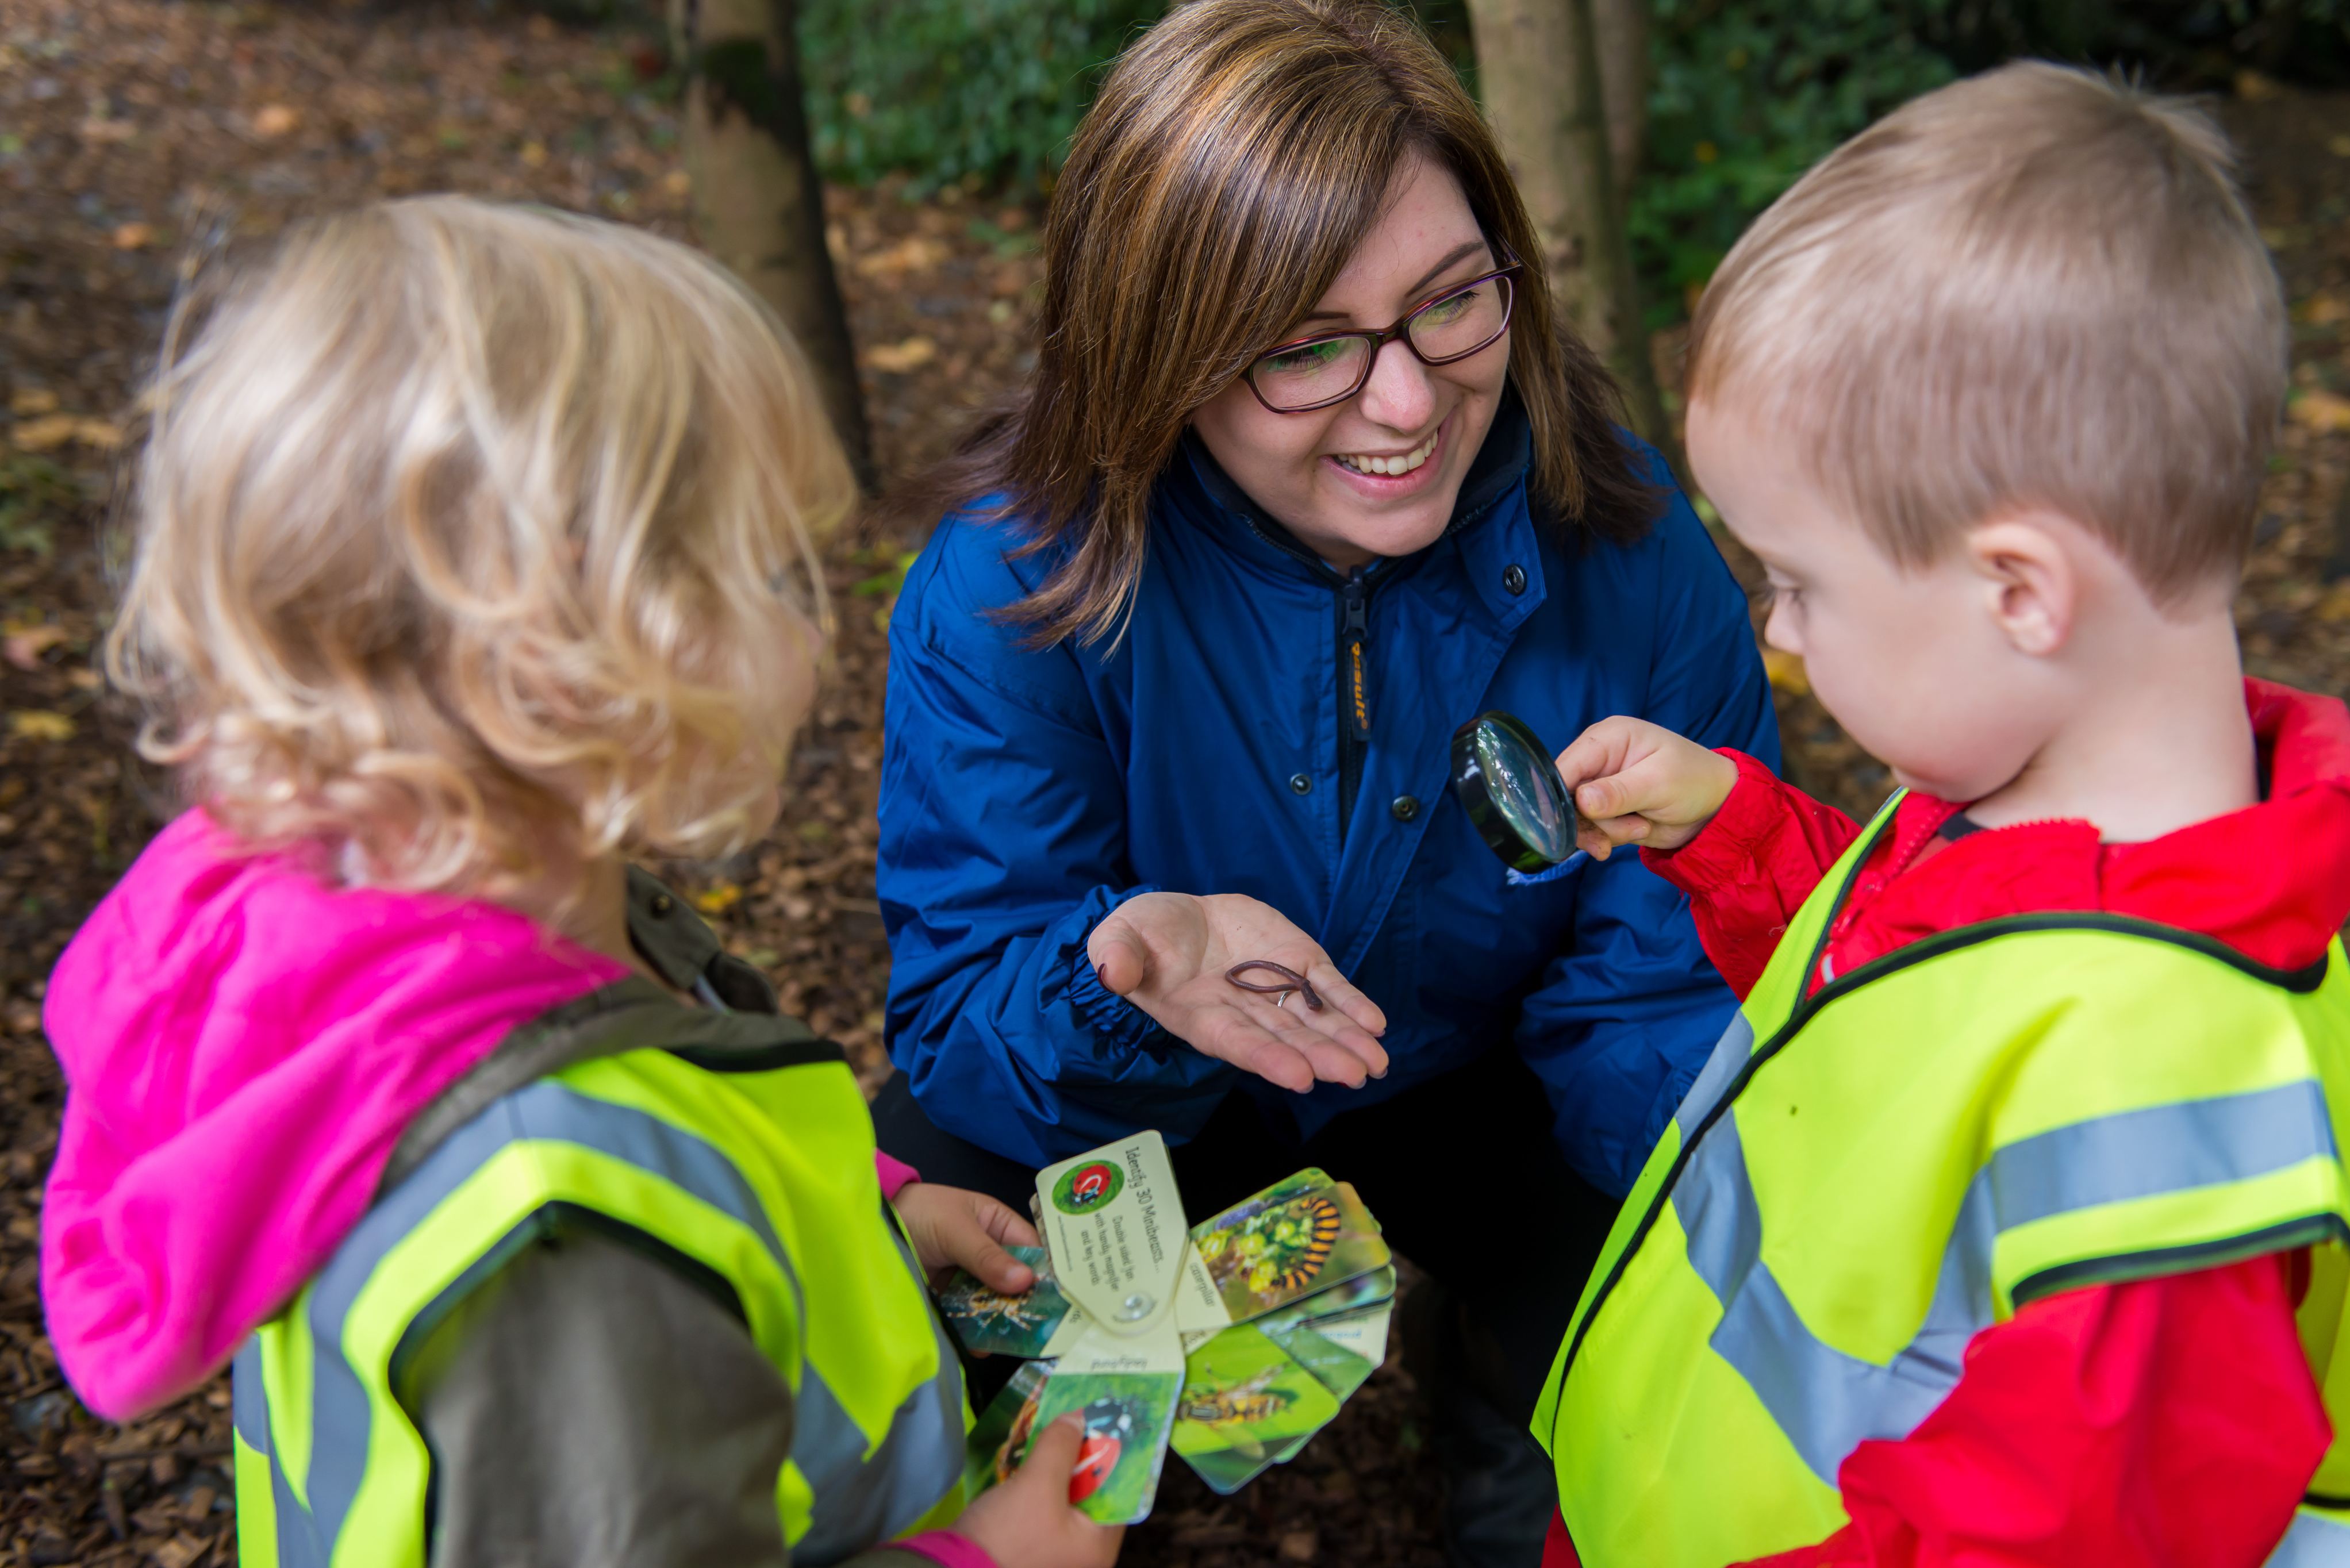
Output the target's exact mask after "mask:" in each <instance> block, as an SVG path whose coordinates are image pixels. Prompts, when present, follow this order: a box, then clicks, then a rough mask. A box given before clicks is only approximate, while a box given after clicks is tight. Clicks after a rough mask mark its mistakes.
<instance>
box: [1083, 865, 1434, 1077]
mask: <svg viewBox="0 0 2350 1568" xmlns="http://www.w3.org/2000/svg"><path fill="white" fill-rule="evenodd" d="M1086 952H1087V957H1088V958H1090V959H1091V960H1092V961H1093V966H1094V970H1095V972H1096V973H1097V974H1099V975H1100V976H1101V981H1102V984H1103V985H1105V986H1107V988H1108V989H1109V990H1111V991H1113V992H1117V993H1118V995H1120V996H1123V997H1125V998H1126V999H1127V1000H1128V1002H1133V1003H1134V1004H1135V1005H1136V1006H1137V1007H1139V1008H1140V1009H1142V1011H1143V1012H1147V1013H1149V1015H1150V1016H1151V1017H1152V1018H1153V1019H1154V1020H1156V1021H1157V1022H1158V1023H1159V1025H1160V1026H1161V1027H1162V1028H1164V1029H1165V1030H1166V1031H1167V1032H1168V1033H1170V1034H1172V1035H1174V1036H1175V1037H1176V1038H1177V1039H1179V1040H1181V1041H1182V1042H1184V1044H1188V1045H1190V1046H1191V1048H1192V1049H1193V1050H1195V1051H1198V1052H1200V1053H1201V1054H1204V1055H1209V1056H1213V1057H1215V1058H1217V1059H1218V1060H1219V1061H1223V1062H1230V1063H1231V1064H1232V1065H1234V1066H1236V1067H1241V1068H1243V1069H1245V1070H1247V1071H1248V1072H1252V1073H1254V1074H1255V1075H1257V1076H1259V1077H1261V1078H1263V1079H1265V1080H1266V1081H1268V1082H1270V1083H1274V1084H1278V1085H1281V1086H1282V1087H1283V1088H1284V1089H1291V1090H1295V1091H1296V1092H1298V1093H1300V1094H1302V1093H1304V1092H1305V1090H1307V1089H1310V1088H1312V1087H1313V1086H1314V1084H1315V1080H1317V1079H1320V1080H1323V1081H1326V1082H1328V1083H1333V1084H1345V1085H1348V1086H1349V1087H1354V1088H1359V1087H1361V1086H1362V1084H1363V1080H1364V1079H1365V1078H1366V1077H1374V1076H1380V1075H1385V1074H1386V1072H1387V1070H1388V1054H1387V1052H1386V1051H1385V1050H1384V1049H1383V1048H1382V1047H1381V1046H1380V1044H1379V1042H1378V1036H1379V1035H1380V1034H1382V1033H1385V1032H1386V1030H1387V1026H1388V1021H1387V1015H1386V1014H1385V1013H1382V1012H1380V1011H1379V1009H1378V1004H1377V1003H1376V1002H1372V1001H1371V999H1370V998H1369V997H1367V996H1365V995H1364V994H1363V993H1362V992H1359V991H1357V990H1356V989H1355V987H1354V986H1353V985H1352V984H1351V983H1349V982H1348V981H1347V978H1346V976H1344V975H1342V974H1340V973H1339V972H1338V969H1337V966H1336V964H1333V963H1332V962H1331V961H1330V956H1329V954H1327V953H1326V952H1324V951H1323V950H1322V949H1321V946H1320V944H1319V943H1317V942H1315V940H1314V939H1313V938H1311V937H1309V936H1307V935H1306V934H1305V932H1304V931H1302V930H1300V929H1297V927H1296V926H1295V924H1294V923H1293V922H1291V921H1290V920H1289V919H1287V917H1285V916H1284V915H1283V914H1282V913H1281V911H1279V910H1278V909H1274V907H1273V906H1272V905H1270V904H1266V903H1262V902H1260V901H1259V900H1257V899H1254V898H1248V897H1246V896H1244V895H1242V894H1238V893H1212V894H1208V895H1206V896H1204V897H1201V896H1195V895H1192V894H1190V893H1144V894H1141V895H1139V897H1136V898H1129V899H1128V900H1127V901H1126V902H1125V903H1124V904H1121V905H1120V906H1118V909H1115V910H1113V911H1111V912H1110V914H1109V915H1108V916H1107V918H1106V919H1103V921H1102V922H1101V924H1099V925H1098V926H1096V927H1095V928H1094V934H1093V937H1092V939H1091V940H1089V941H1088V942H1087V945H1086ZM1251 959H1258V960H1264V961H1271V962H1273V963H1277V964H1280V965H1282V966H1283V967H1284V968H1287V969H1291V970H1295V971H1296V972H1297V973H1299V974H1302V975H1304V976H1305V978H1306V980H1307V981H1309V982H1310V983H1311V984H1312V985H1313V987H1314V990H1315V993H1316V994H1317V995H1319V996H1320V998H1321V1000H1322V1002H1323V1005H1322V1007H1321V1008H1320V1009H1319V1010H1316V1009H1315V1008H1313V1007H1311V1006H1309V1005H1307V1003H1306V1001H1305V996H1304V995H1303V994H1301V993H1297V992H1291V993H1289V994H1288V995H1287V997H1286V1000H1285V1001H1284V1002H1280V1003H1279V1004H1278V1005H1276V999H1275V997H1274V995H1270V994H1265V993H1263V992H1251V991H1244V990H1243V989H1242V988H1241V987H1239V986H1237V985H1234V984H1233V983H1232V981H1229V980H1227V979H1226V978H1225V971H1227V970H1230V969H1231V968H1232V966H1233V965H1234V964H1237V963H1245V962H1247V961H1249V960H1251ZM1251 978H1252V979H1253V980H1258V981H1261V980H1263V978H1264V971H1256V972H1255V973H1254V974H1253V975H1252V976H1251Z"/></svg>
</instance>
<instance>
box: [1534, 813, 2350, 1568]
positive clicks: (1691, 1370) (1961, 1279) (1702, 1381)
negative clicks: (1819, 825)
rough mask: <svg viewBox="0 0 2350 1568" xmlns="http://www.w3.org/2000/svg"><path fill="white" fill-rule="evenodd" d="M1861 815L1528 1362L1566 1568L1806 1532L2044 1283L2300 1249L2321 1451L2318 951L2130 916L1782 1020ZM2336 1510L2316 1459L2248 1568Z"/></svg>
mask: <svg viewBox="0 0 2350 1568" xmlns="http://www.w3.org/2000/svg"><path fill="white" fill-rule="evenodd" d="M1896 798H1897V801H1898V797H1896ZM1892 812H1893V806H1892V805H1891V804H1888V805H1887V807H1886V809H1885V811H1884V812H1883V813H1882V814H1880V815H1879V816H1878V818H1877V821H1876V823H1875V824H1873V825H1872V826H1871V828H1870V830H1869V831H1868V832H1866V833H1864V834H1863V835H1861V836H1860V839H1859V841H1858V842H1856V844H1854V846H1852V847H1851V849H1850V850H1848V851H1847V852H1846V855H1845V856H1844V857H1843V859H1842V861H1841V862H1839V864H1838V865H1837V867H1835V869H1834V870H1832V871H1831V872H1830V873H1829V875H1828V876H1827V877H1826V878H1825V880H1823V882H1822V883H1821V885H1820V888H1819V889H1818V890H1817V891H1815V892H1814V894H1813V895H1812V897H1811V898H1809V899H1808V900H1806V901H1805V903H1804V907H1803V909H1801V910H1800V911H1799V912H1798V913H1797V915H1796V917H1795V919H1794V922H1793V923H1792V924H1791V925H1790V926H1789V927H1788V929H1787V933H1786V935H1785V937H1784V938H1783V940H1781V942H1780V944H1779V947H1778V950H1777V951H1776V952H1774V953H1773V955H1772V959H1771V962H1770V964H1769V966H1768V967H1767V968H1766V969H1765V970H1764V971H1763V978H1762V979H1761V980H1760V981H1758V982H1757V983H1756V985H1755V987H1754V990H1753V992H1752V995H1750V996H1749V997H1748V998H1747V1000H1746V1003H1745V1005H1744V1007H1743V1008H1742V1009H1741V1010H1740V1012H1739V1014H1738V1016H1737V1018H1736V1019H1735V1020H1734V1021H1733V1022H1732V1023H1731V1027H1730V1029H1729V1031H1728V1033H1725V1034H1724V1035H1723V1036H1722V1039H1721V1043H1720V1044H1718V1045H1717V1046H1716V1047H1715V1049H1714V1053H1713V1055H1712V1057H1711V1060H1710V1061H1709V1062H1708V1063H1707V1064H1706V1066H1705V1068H1704V1070H1703V1071H1702V1072H1701V1073H1700V1075H1699V1076H1698V1079H1697V1081H1696V1083H1695V1084H1694V1085H1692V1086H1691V1087H1690V1093H1689V1096H1688V1097H1687V1098H1686V1099H1684V1100H1683V1101H1682V1103H1681V1106H1680V1109H1679V1113H1678V1114H1677V1115H1676V1116H1675V1118H1674V1120H1673V1122H1672V1124H1671V1125H1670V1126H1669V1127H1667V1129H1666V1131H1665V1134H1664V1137H1663V1138H1662V1139H1661V1141H1660V1142H1659V1145H1658V1147H1657V1149H1656V1151H1655V1152H1654V1154H1652V1155H1651V1156H1650V1158H1649V1159H1648V1165H1647V1166H1646V1168H1644V1169H1643V1170H1642V1172H1641V1176H1640V1179H1639V1181H1638V1184H1637V1185H1636V1186H1635V1187H1634V1188H1633V1189H1632V1195H1631V1197H1630V1198H1629V1199H1627V1200H1626V1202H1625V1204H1624V1208H1623V1210H1622V1213H1621V1214H1620V1216H1619V1217H1618V1219H1617V1223H1616V1227H1615V1230H1614V1231H1613V1232H1612V1233H1611V1234H1610V1235H1609V1237H1608V1241H1607V1247H1606V1248H1605V1250H1604V1251H1602V1252H1601V1255H1600V1260H1599V1263H1598V1265H1597V1267H1596V1269H1595V1270H1594V1272H1593V1274H1592V1278H1591V1282H1589V1283H1588V1284H1587V1285H1586V1287H1585V1289H1584V1293H1583V1298H1582V1300H1581V1301H1580V1303H1577V1305H1576V1308H1575V1316H1574V1318H1573V1319H1572V1321H1571V1322H1570V1324H1569V1326H1568V1329H1567V1334H1566V1339H1565V1343H1564V1344H1563V1345H1561V1346H1560V1349H1559V1354H1558V1357H1557V1359H1556V1360H1555V1362H1554V1363H1553V1365H1552V1367H1551V1376H1550V1383H1549V1386H1547V1387H1546V1388H1545V1390H1544V1394H1543V1397H1542V1401H1541V1403H1540V1405H1539V1406H1538V1407H1536V1410H1535V1413H1534V1435H1535V1436H1536V1437H1537V1438H1539V1439H1541V1441H1542V1443H1543V1446H1544V1448H1545V1449H1548V1450H1549V1452H1550V1454H1551V1457H1552V1459H1553V1460H1554V1461H1555V1464H1556V1467H1557V1471H1558V1486H1559V1507H1560V1511H1561V1512H1562V1513H1563V1515H1564V1516H1565V1523H1566V1526H1567V1530H1568V1532H1569V1534H1570V1535H1572V1536H1573V1538H1574V1541H1575V1549H1576V1552H1578V1554H1579V1555H1580V1556H1581V1558H1582V1560H1583V1562H1584V1563H1585V1564H1586V1568H1618V1565H1619V1564H1629V1563H1638V1564H1640V1565H1641V1568H1722V1565H1723V1564H1725V1563H1737V1562H1743V1561H1745V1560H1746V1559H1749V1558H1753V1557H1762V1556H1765V1555H1768V1554H1770V1553H1772V1552H1783V1551H1786V1550H1789V1549H1791V1548H1794V1547H1797V1546H1801V1545H1804V1544H1805V1543H1807V1542H1814V1541H1819V1540H1822V1539H1824V1538H1825V1537H1826V1536H1828V1535H1830V1534H1832V1533H1834V1532H1835V1531H1836V1530H1837V1529H1839V1528H1840V1527H1841V1526H1843V1525H1844V1524H1845V1523H1846V1514H1845V1511H1844V1509H1843V1506H1842V1503H1841V1501H1840V1500H1839V1496H1838V1491H1837V1487H1836V1472H1837V1469H1838V1467H1839V1466H1841V1465H1842V1463H1843V1462H1844V1459H1845V1458H1846V1455H1848V1454H1850V1453H1851V1452H1852V1451H1853V1449H1855V1448H1856V1447H1857V1446H1858V1445H1859V1444H1861V1443H1862V1442H1865V1441H1866V1440H1868V1439H1870V1438H1903V1437H1906V1436H1907V1435H1908V1434H1909V1433H1910V1432H1911V1431H1912V1430H1914V1429H1915V1428H1917V1426H1918V1423H1919V1422H1921V1421H1922V1420H1924V1419H1925V1418H1926V1417H1927V1416H1928V1415H1929V1414H1930V1413H1931V1412H1932V1411H1933V1410H1934V1408H1935V1407H1937V1406H1938V1405H1939V1404H1940V1403H1941V1401H1942V1399H1943V1398H1944V1397H1946V1396H1947V1395H1948V1394H1949V1393H1950V1389H1951V1387H1952V1386H1954V1385H1955V1384H1956V1383H1957V1382H1958V1380H1959V1376H1960V1354H1961V1353H1962V1352H1963V1351H1964V1349H1965V1347H1966V1345H1967V1342H1968V1341H1969V1340H1970V1339H1971V1338H1972V1337H1973V1336H1974V1335H1975V1334H1977V1333H1978V1332H1979V1331H1981V1330H1982V1329H1984V1328H1986V1327H1988V1326H1990V1325H1991V1324H1995V1323H2000V1322H2003V1321H2005V1320H2006V1319H2008V1318H2009V1317H2012V1315H2013V1314H2014V1313H2015V1311H2016V1309H2017V1307H2018V1306H2019V1305H2021V1304H2022V1303H2027V1302H2030V1301H2032V1300H2033V1299H2034V1298H2035V1297H2039V1296H2043V1295H2046V1294H2048V1293H2052V1292H2055V1291H2061V1290H2064V1289H2067V1288H2069V1287H2072V1286H2075V1285H2082V1284H2088V1283H2092V1282H2110V1281H2122V1280H2131V1279H2140V1278H2147V1277H2153V1276H2157V1275H2162V1274H2168V1273H2176V1272H2184V1271H2188V1270H2193V1269H2201V1268H2207V1267H2211V1266H2214V1265H2218V1264H2221V1263H2225V1262H2231V1261H2234V1260H2238V1259H2242V1258H2247V1257H2251V1256H2255V1255H2258V1254H2261V1253H2266V1252H2274V1251H2284V1250H2288V1249H2292V1248H2298V1247H2303V1246H2312V1245H2314V1247H2315V1251H2314V1253H2313V1258H2314V1262H2315V1273H2316V1282H2315V1284H2314V1287H2313V1289H2312V1290H2311V1292H2310V1294H2309V1297H2308V1299H2307V1302H2306V1303H2305V1304H2304V1306H2303V1310H2302V1314H2301V1323H2302V1335H2303V1343H2304V1345H2306V1347H2307V1348H2308V1350H2309V1353H2310V1357H2311V1364H2312V1366H2313V1367H2314V1370H2315V1373H2316V1376H2317V1381H2318V1383H2319V1385H2320V1386H2321V1387H2322V1388H2323V1389H2324V1394H2325V1398H2326V1405H2327V1408H2328V1410H2329V1413H2330V1414H2331V1415H2332V1417H2333V1419H2334V1430H2335V1431H2336V1433H2345V1432H2350V1354H2345V1355H2343V1356H2340V1357H2336V1356H2335V1355H2334V1343H2335V1335H2336V1333H2337V1331H2338V1329H2339V1328H2340V1326H2341V1324H2342V1321H2343V1305H2344V1285H2345V1281H2350V1254H2345V1250H2344V1247H2343V1245H2342V1243H2343V1242H2344V1241H2345V1239H2350V1178H2345V1170H2344V1167H2343V1162H2342V1157H2341V1149H2342V1147H2343V1144H2344V1141H2345V1123H2344V1120H2343V1118H2344V1117H2345V1114H2350V974H2345V960H2344V954H2343V949H2342V945H2341V943H2340V941H2339V940H2336V941H2335V942H2334V944H2333V945H2332V947H2331V949H2330V950H2329V952H2328V955H2327V958H2326V960H2325V961H2322V962H2320V963H2318V964H2316V965H2314V966H2313V967H2312V968H2310V969H2309V970H2306V971H2298V972H2293V973H2286V972H2282V971H2274V970H2270V969H2266V968H2263V967H2262V966H2260V965H2257V964H2254V963H2252V962H2251V961H2248V960H2246V959H2244V958H2243V957H2242V956H2241V955H2240V954H2238V953H2236V952H2235V951H2234V950H2231V949H2229V948H2227V947H2225V946H2223V945H2221V944H2220V943H2218V942H2215V941H2212V940H2208V939H2205V938H2202V937H2199V936H2197V935H2194V934H2191V933H2189V932H2185V931H2180V930H2177V929H2171V928H2168V927H2163V926H2158V925H2155V924H2152V923H2150V922H2147V921H2143V920H2134V919H2120V918H2116V917H2111V916H2104V915H2096V914H2050V915H2023V916H2014V917H2010V918H2007V919H1997V920H1991V921H1987V922H1984V923H1982V924H1980V925H1973V926H1969V927H1965V928H1963V929H1958V930H1953V931H1949V932H1945V933H1942V934H1939V935H1937V936H1934V937H1930V938H1928V939H1926V940H1921V941H1918V942H1915V943H1912V944H1910V945H1909V946H1908V947H1905V948H1902V949H1900V950H1897V951H1895V952H1892V953H1888V954H1887V955H1886V956H1884V957H1883V958H1880V959H1877V960H1876V961H1873V962H1870V963H1867V964H1865V965H1862V966H1861V967H1859V968H1857V969H1855V970H1854V971H1852V972H1851V973H1849V974H1846V975H1842V976H1839V977H1837V978H1836V979H1835V980H1834V981H1831V982H1830V983H1828V984H1825V985H1824V986H1822V987H1821V988H1820V989H1819V990H1818V991H1816V992H1814V993H1813V994H1812V995H1811V996H1809V997H1805V996H1804V981H1805V978H1806V977H1807V976H1808V975H1810V974H1812V973H1814V971H1815V969H1816V966H1817V965H1818V963H1819V960H1820V954H1821V950H1822V949H1823V947H1824V945H1825V939H1826V935H1827V933H1828V930H1829V929H1830V927H1831V924H1832V921H1833V919H1834V916H1835V912H1836V910H1837V909H1839V908H1840V907H1841V906H1842V904H1843V902H1844V898H1845V896H1846V893H1847V892H1848V891H1849V890H1850V887H1851V883H1852V880H1853V877H1854V876H1855V875H1856V872H1857V871H1858V869H1859V867H1860V866H1861V865H1862V863H1863V861H1864V859H1865V858H1866V855H1867V854H1868V851H1869V849H1870V847H1871V846H1873V845H1874V844H1875V843H1876V841H1877V838H1878V836H1880V835H1881V834H1882V833H1883V832H1884V831H1885V829H1886V826H1887V824H1888V823H1889V822H1890V821H1891V818H1892ZM2277 853H2279V854H2290V853H2292V847H2291V846H2284V845H2281V846H2278V847H2277ZM2345 1351H2350V1345H2345ZM2345 1509H2350V1453H2345V1445H2344V1443H2343V1441H2342V1440H2341V1439H2340V1438H2337V1440H2336V1442H2335V1445H2334V1449H2333V1451H2332V1452H2330V1453H2329V1454H2328V1455H2327V1457H2326V1459H2325V1462H2324V1466H2323V1467H2322V1468H2321V1469H2319V1471H2318V1474H2317V1479H2316V1480H2315V1481H2314V1482H2313V1483H2312V1492H2311V1498H2310V1500H2309V1501H2308V1502H2307V1503H2305V1505H2304V1507H2303V1510H2302V1511H2301V1512H2300V1513H2299V1514H2298V1515H2297V1516H2296V1519H2295V1521H2294V1523H2293V1528H2292V1530H2291V1532H2289V1533H2288V1535H2287V1536H2286V1538H2285V1540H2284V1542H2283V1543H2282V1545H2281V1546H2280V1547H2279V1549H2278V1552H2277V1553H2276V1555H2275V1557H2274V1558H2272V1562H2273V1563H2289V1564H2293V1565H2295V1568H2300V1565H2303V1564H2308V1565H2314V1564H2319V1563H2325V1564H2350V1512H2345V1511H2343V1510H2345Z"/></svg>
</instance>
